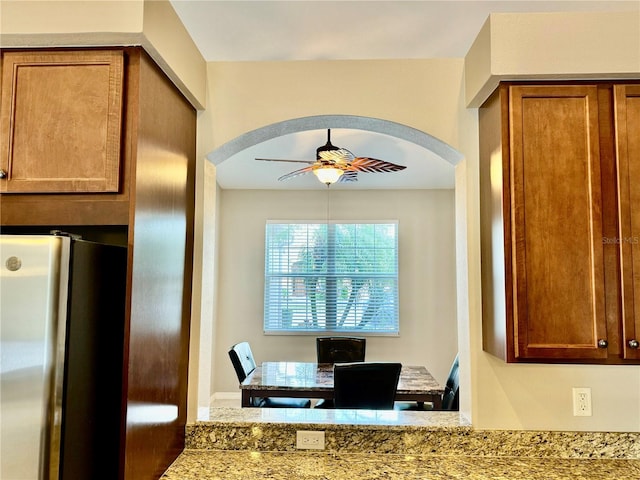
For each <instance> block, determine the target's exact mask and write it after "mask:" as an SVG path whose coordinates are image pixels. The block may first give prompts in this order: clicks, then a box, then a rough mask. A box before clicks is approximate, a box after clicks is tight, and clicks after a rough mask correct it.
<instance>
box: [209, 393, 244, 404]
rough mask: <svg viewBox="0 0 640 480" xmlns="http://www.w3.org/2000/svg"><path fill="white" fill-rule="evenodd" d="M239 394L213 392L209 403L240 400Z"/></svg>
mask: <svg viewBox="0 0 640 480" xmlns="http://www.w3.org/2000/svg"><path fill="white" fill-rule="evenodd" d="M240 397H241V394H240V392H214V394H213V395H211V402H214V401H215V400H240Z"/></svg>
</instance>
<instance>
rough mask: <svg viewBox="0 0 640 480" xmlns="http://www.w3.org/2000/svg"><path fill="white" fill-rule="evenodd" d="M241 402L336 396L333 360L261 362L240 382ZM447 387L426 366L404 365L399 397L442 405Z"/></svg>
mask: <svg viewBox="0 0 640 480" xmlns="http://www.w3.org/2000/svg"><path fill="white" fill-rule="evenodd" d="M240 389H241V391H242V406H243V407H250V406H252V403H251V402H252V401H251V399H252V398H254V397H293V398H313V399H333V396H334V390H333V364H332V363H312V362H289V361H280V362H262V363H261V364H260V365H257V366H256V368H255V369H254V370H253V372H251V373H250V374H249V375H248V376H247V378H245V379H244V381H243V382H242V383H241V384H240ZM443 393H444V387H443V386H442V385H441V384H440V383H438V381H437V380H436V379H435V378H433V376H432V375H431V373H430V372H429V371H428V370H427V368H426V367H424V366H411V365H403V366H402V370H401V371H400V379H399V380H398V387H397V389H396V398H395V399H396V401H415V402H416V403H417V404H418V405H420V406H422V405H423V404H424V403H425V402H431V403H432V404H433V409H434V410H440V409H442V395H443Z"/></svg>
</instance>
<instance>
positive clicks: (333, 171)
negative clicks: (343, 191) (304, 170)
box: [313, 166, 344, 185]
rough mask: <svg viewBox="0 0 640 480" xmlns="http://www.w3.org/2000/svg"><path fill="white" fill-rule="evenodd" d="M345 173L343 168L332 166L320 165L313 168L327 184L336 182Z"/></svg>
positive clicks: (319, 178)
mask: <svg viewBox="0 0 640 480" xmlns="http://www.w3.org/2000/svg"><path fill="white" fill-rule="evenodd" d="M343 173H344V172H343V171H342V170H341V169H339V168H335V167H331V166H327V167H320V168H316V169H314V170H313V174H314V175H315V176H316V177H318V180H320V181H321V182H322V183H324V184H325V185H331V184H332V183H336V182H337V181H338V180H339V179H340V177H341V176H342V174H343Z"/></svg>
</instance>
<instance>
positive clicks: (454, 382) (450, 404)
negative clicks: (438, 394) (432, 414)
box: [442, 355, 460, 410]
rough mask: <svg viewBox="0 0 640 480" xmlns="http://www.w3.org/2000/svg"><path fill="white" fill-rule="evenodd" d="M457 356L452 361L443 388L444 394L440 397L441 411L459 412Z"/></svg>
mask: <svg viewBox="0 0 640 480" xmlns="http://www.w3.org/2000/svg"><path fill="white" fill-rule="evenodd" d="M458 371H459V368H458V355H456V358H455V359H454V360H453V363H452V365H451V370H450V371H449V376H448V377H447V383H446V384H445V386H444V394H443V396H442V409H443V410H459V409H460V380H459V377H458Z"/></svg>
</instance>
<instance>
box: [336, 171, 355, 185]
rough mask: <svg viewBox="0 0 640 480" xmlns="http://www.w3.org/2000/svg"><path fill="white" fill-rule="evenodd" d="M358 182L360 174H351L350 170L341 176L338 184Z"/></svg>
mask: <svg viewBox="0 0 640 480" xmlns="http://www.w3.org/2000/svg"><path fill="white" fill-rule="evenodd" d="M357 181H358V173H357V172H351V171H349V170H346V171H345V172H344V173H343V174H342V175H340V178H338V183H346V182H357Z"/></svg>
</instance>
